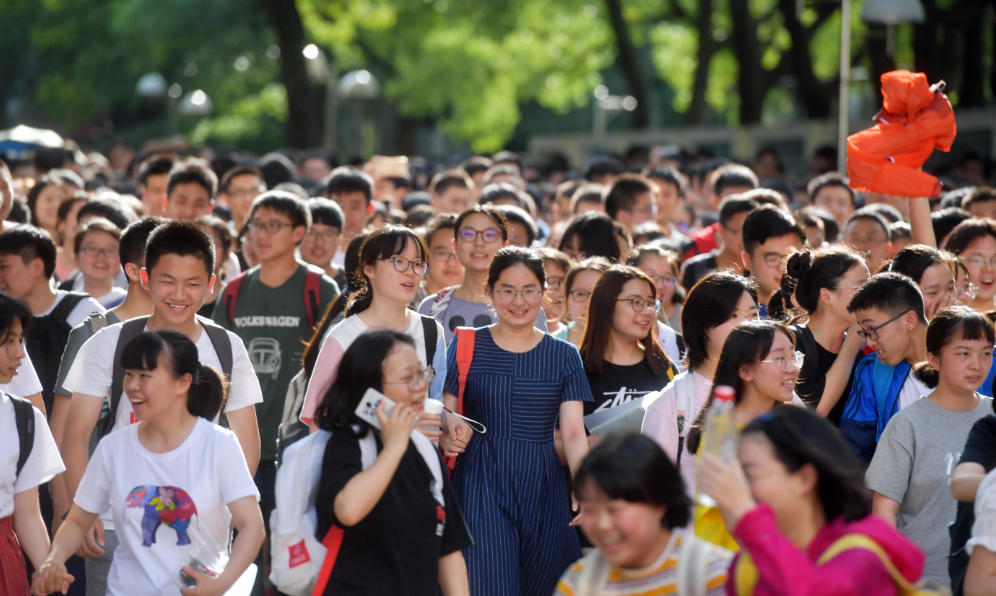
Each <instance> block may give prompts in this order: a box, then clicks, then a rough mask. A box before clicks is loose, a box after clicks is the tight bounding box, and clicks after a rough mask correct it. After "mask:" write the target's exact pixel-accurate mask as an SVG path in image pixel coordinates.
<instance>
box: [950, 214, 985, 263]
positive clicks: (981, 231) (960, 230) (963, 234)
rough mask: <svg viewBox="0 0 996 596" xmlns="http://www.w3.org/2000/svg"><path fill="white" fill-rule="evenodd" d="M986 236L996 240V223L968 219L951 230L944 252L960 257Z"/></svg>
mask: <svg viewBox="0 0 996 596" xmlns="http://www.w3.org/2000/svg"><path fill="white" fill-rule="evenodd" d="M985 236H992V237H993V238H996V221H993V220H991V219H980V218H977V217H973V218H971V219H966V220H965V221H963V222H961V223H960V224H958V225H957V226H955V229H953V230H951V233H950V234H949V235H948V241H947V242H945V243H944V250H946V251H948V252H950V253H954V254H956V255H960V254H961V253H963V252H964V251H965V250H967V249H968V246H969V245H970V244H972V243H973V242H975V241H976V240H978V239H979V238H983V237H985Z"/></svg>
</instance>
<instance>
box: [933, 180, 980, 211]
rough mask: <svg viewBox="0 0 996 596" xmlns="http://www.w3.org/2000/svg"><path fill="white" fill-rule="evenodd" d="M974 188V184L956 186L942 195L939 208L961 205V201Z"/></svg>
mask: <svg viewBox="0 0 996 596" xmlns="http://www.w3.org/2000/svg"><path fill="white" fill-rule="evenodd" d="M973 190H975V187H974V186H962V187H961V188H956V189H954V190H952V191H951V192H949V193H947V194H946V195H944V198H943V199H941V209H947V208H948V207H961V202H962V201H963V200H964V199H965V197H967V196H968V195H970V194H972V191H973Z"/></svg>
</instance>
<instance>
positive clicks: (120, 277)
mask: <svg viewBox="0 0 996 596" xmlns="http://www.w3.org/2000/svg"><path fill="white" fill-rule="evenodd" d="M114 285H115V286H116V287H118V288H121V289H122V290H127V289H128V274H127V273H125V272H124V267H122V268H121V269H120V270H119V271H118V274H117V275H116V276H114ZM73 291H74V292H82V291H83V274H82V273H79V274H78V275H77V276H76V278H75V279H73Z"/></svg>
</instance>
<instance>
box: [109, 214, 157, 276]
mask: <svg viewBox="0 0 996 596" xmlns="http://www.w3.org/2000/svg"><path fill="white" fill-rule="evenodd" d="M165 222H166V220H165V219H163V218H160V217H148V218H146V219H141V220H139V221H136V222H135V223H133V224H131V225H130V226H128V227H127V228H125V230H124V232H122V233H121V242H120V244H119V246H118V254H120V255H121V266H122V267H124V266H125V265H126V264H128V263H131V264H133V265H138V266H142V264H143V263H145V245H146V244H148V242H149V236H150V235H151V234H152V231H153V230H155V229H156V228H157V227H159V226H160V225H162V224H163V223H165Z"/></svg>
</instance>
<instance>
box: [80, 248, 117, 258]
mask: <svg viewBox="0 0 996 596" xmlns="http://www.w3.org/2000/svg"><path fill="white" fill-rule="evenodd" d="M80 254H81V255H86V256H88V257H95V256H97V255H100V256H102V257H106V258H109V259H111V258H114V257H116V256H118V249H116V248H97V247H96V246H81V247H80Z"/></svg>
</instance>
